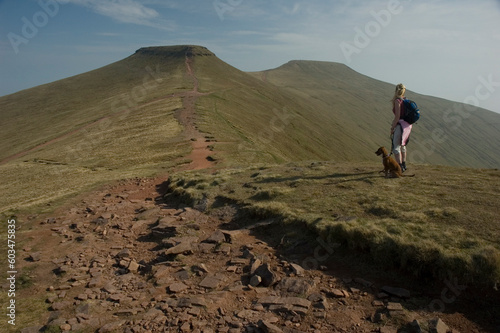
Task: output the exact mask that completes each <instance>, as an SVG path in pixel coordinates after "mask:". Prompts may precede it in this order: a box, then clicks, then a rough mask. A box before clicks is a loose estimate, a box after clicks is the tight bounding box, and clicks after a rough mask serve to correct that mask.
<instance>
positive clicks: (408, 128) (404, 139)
mask: <svg viewBox="0 0 500 333" xmlns="http://www.w3.org/2000/svg"><path fill="white" fill-rule="evenodd" d="M396 103H398V109H399V112H400V113H399V117H398V118H399V120H398V123H399V124H400V125H401V129H402V130H403V131H402V132H403V135H402V140H401V141H402V142H401V144H402V145H403V146H406V144H407V143H408V138H409V137H410V133H411V129H412V127H413V126H412V125H411V124H408V123H407V122H406V121H404V120H403V119H401V116H402V114H401V113H402V112H403V107H402V104H403V100H402V99H401V98H397V99H396V101H395V103H394V106H393V108H392V113H394V116H395V117H396V116H397V115H396Z"/></svg>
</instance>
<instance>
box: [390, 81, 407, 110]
mask: <svg viewBox="0 0 500 333" xmlns="http://www.w3.org/2000/svg"><path fill="white" fill-rule="evenodd" d="M405 91H406V87H405V85H404V84H402V83H400V84H398V85H397V86H396V90H395V91H394V97H393V98H392V99H391V104H392V105H394V101H395V100H396V99H397V98H402V97H403V96H404V94H405Z"/></svg>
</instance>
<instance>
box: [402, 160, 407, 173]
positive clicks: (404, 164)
mask: <svg viewBox="0 0 500 333" xmlns="http://www.w3.org/2000/svg"><path fill="white" fill-rule="evenodd" d="M401 170H402V171H403V172H405V171H406V162H403V163H401Z"/></svg>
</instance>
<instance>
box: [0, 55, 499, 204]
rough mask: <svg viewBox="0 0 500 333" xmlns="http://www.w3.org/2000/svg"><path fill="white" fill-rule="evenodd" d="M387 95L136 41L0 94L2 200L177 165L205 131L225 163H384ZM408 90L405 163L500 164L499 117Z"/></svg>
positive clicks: (319, 71) (19, 200) (331, 74)
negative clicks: (410, 125) (115, 53)
mask: <svg viewBox="0 0 500 333" xmlns="http://www.w3.org/2000/svg"><path fill="white" fill-rule="evenodd" d="M392 93H393V85H392V84H388V83H384V82H381V81H378V80H375V79H372V78H369V77H367V76H364V75H361V74H359V73H356V72H355V71H353V70H352V69H350V68H348V67H347V66H345V65H342V64H337V63H328V62H315V61H291V62H289V63H287V64H285V65H283V66H281V67H279V68H276V69H272V70H267V71H263V72H258V73H246V72H242V71H240V70H238V69H236V68H234V67H232V66H230V65H229V64H227V63H225V62H223V61H222V60H220V59H219V58H217V57H216V55H215V54H213V53H212V52H211V51H209V50H208V49H206V48H204V47H201V46H171V47H147V48H141V49H139V50H137V51H136V52H135V53H134V54H133V55H131V56H129V57H127V58H125V59H123V60H121V61H118V62H115V63H113V64H110V65H108V66H105V67H102V68H99V69H96V70H94V71H91V72H87V73H84V74H80V75H77V76H74V77H70V78H67V79H64V80H60V81H56V82H53V83H49V84H45V85H42V86H38V87H35V88H32V89H27V90H23V91H20V92H18V93H15V94H11V95H8V96H4V97H1V98H0V110H2V111H1V112H2V120H3V121H2V123H1V124H0V173H1V174H2V177H3V179H4V184H5V187H4V191H5V194H8V195H3V194H4V193H3V194H2V198H3V199H2V200H1V202H0V207H2V208H1V210H5V209H7V208H8V209H13V208H15V207H27V206H31V205H37V204H42V203H46V202H53V201H57V200H60V199H62V198H65V197H67V196H71V195H74V194H75V193H79V192H80V191H81V190H82V189H84V188H88V187H92V186H95V185H96V184H100V183H103V182H109V181H112V180H115V179H123V178H127V177H136V176H137V177H141V176H148V175H152V174H156V173H158V172H160V171H161V170H172V168H173V167H175V166H178V165H182V164H185V163H186V162H187V160H186V159H187V158H189V156H188V154H189V152H190V151H191V150H192V148H193V147H192V142H194V141H199V140H200V138H205V139H206V140H208V141H210V142H209V143H208V144H209V145H210V149H211V150H212V152H211V158H212V159H216V160H217V161H218V163H219V166H221V167H222V166H232V165H248V164H249V163H283V162H287V161H300V160H302V161H304V160H329V161H348V162H349V161H350V162H353V163H356V162H362V161H373V163H374V165H377V164H378V163H379V162H380V161H379V159H378V158H377V157H376V156H375V155H374V151H375V150H376V148H377V147H378V146H380V145H385V146H390V140H389V135H388V131H389V127H390V123H391V120H392V113H391V110H390V105H389V102H388V100H389V99H390V98H391V97H392ZM407 95H408V97H409V98H411V99H414V100H415V101H417V102H418V104H419V106H420V108H421V110H422V119H421V120H420V121H419V122H418V123H417V124H416V125H415V129H414V131H413V133H414V134H413V135H412V138H411V140H412V142H411V143H410V145H409V150H410V160H413V162H418V163H431V164H445V165H454V166H469V167H479V168H497V167H498V166H499V165H500V153H499V151H498V149H497V147H498V146H499V144H500V133H499V131H498V128H499V126H498V125H499V123H500V115H498V114H495V113H493V112H490V111H487V110H483V109H478V108H472V107H468V106H465V105H463V104H460V103H454V102H450V101H446V100H443V99H439V98H436V97H431V96H424V95H419V94H417V93H414V92H410V91H409V92H408V93H407ZM186 110H191V111H192V112H191V113H189V112H188V113H186V112H185V111H186ZM187 129H189V131H188V130H187ZM412 154H413V155H412ZM410 162H411V161H410ZM14 193H15V194H14Z"/></svg>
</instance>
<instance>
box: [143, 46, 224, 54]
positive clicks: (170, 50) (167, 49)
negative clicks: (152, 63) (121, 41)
mask: <svg viewBox="0 0 500 333" xmlns="http://www.w3.org/2000/svg"><path fill="white" fill-rule="evenodd" d="M135 54H141V55H154V56H158V55H160V56H169V57H186V56H188V57H193V56H215V54H214V53H213V52H211V51H210V50H209V49H207V48H206V47H203V46H198V45H176V46H150V47H142V48H140V49H138V50H137V51H135Z"/></svg>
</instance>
